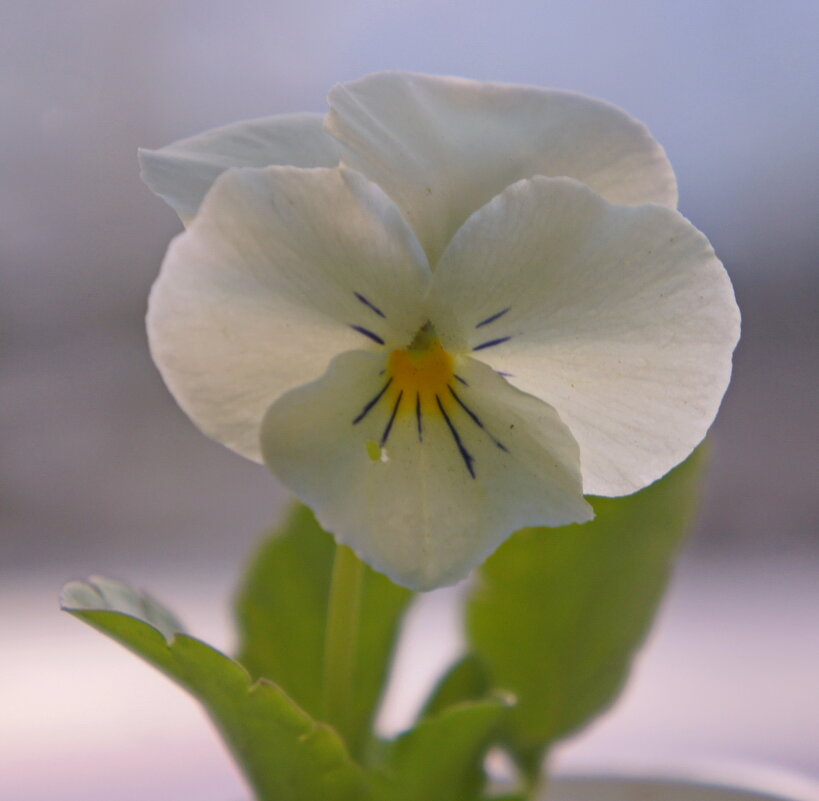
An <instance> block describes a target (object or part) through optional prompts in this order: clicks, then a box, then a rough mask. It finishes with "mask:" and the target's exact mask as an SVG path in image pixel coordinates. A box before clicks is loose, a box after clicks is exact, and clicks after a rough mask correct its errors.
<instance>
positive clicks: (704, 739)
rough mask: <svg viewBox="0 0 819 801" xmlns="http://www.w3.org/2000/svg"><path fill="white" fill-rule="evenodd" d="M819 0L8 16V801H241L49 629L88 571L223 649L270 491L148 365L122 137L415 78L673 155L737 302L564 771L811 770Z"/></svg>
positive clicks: (447, 626)
mask: <svg viewBox="0 0 819 801" xmlns="http://www.w3.org/2000/svg"><path fill="white" fill-rule="evenodd" d="M817 33H819V3H817V2H816V0H778V1H777V2H771V1H770V0H685V1H683V0H679V1H674V0H667V2H662V3H659V2H654V1H653V0H628V1H621V0H596V1H595V0H506V2H505V3H503V4H501V3H478V2H466V0H326V1H325V2H321V0H300V1H299V2H295V0H294V1H292V2H287V1H284V0H268V1H267V2H264V1H263V0H231V2H227V1H225V2H214V1H212V0H53V1H52V2H48V1H46V0H3V1H2V2H1V3H0V109H2V112H0V120H2V123H1V124H0V271H2V278H1V281H2V283H1V284H0V339H1V340H2V348H1V349H0V387H2V390H1V392H2V394H1V395H0V398H1V399H2V400H0V429H2V432H3V435H2V439H3V444H2V448H0V525H2V531H0V653H2V658H0V797H3V798H9V799H15V801H41V800H43V799H53V798H55V797H60V798H61V799H63V801H72V800H73V799H80V798H82V799H84V800H85V801H88V799H117V801H132V799H133V801H136V799H141V800H142V799H146V798H160V797H161V798H196V799H198V801H226V799H231V798H232V799H239V798H241V797H242V795H243V789H242V786H241V783H240V780H239V778H238V776H237V775H236V773H235V771H234V769H233V767H232V766H231V764H230V762H229V760H228V758H227V757H226V756H225V755H224V753H223V751H222V748H221V746H220V744H219V743H218V741H217V739H216V737H215V735H214V734H213V733H212V732H211V730H210V729H209V727H208V725H207V723H206V721H205V720H204V717H203V716H202V714H201V713H200V711H199V710H198V708H197V707H196V706H195V705H194V704H193V702H191V701H190V700H188V699H187V698H186V697H185V696H184V695H183V694H182V693H181V692H180V691H179V690H177V689H176V688H174V687H173V686H172V685H171V684H170V683H168V682H167V681H166V680H164V679H163V678H162V677H160V676H159V674H155V673H153V672H152V671H151V670H150V669H148V668H146V667H145V666H143V665H142V664H140V663H138V662H137V660H136V659H134V658H133V657H132V656H130V655H129V654H128V653H126V652H125V651H124V650H122V649H119V648H118V647H117V646H115V645H113V644H112V643H110V642H109V641H106V640H104V639H103V638H102V637H101V636H100V635H98V634H96V633H95V632H93V631H91V630H90V629H87V628H85V627H84V626H82V625H81V624H80V623H78V622H77V621H75V620H73V619H70V618H69V617H68V616H66V615H61V614H60V613H59V612H58V611H57V593H58V591H59V587H60V586H61V584H62V583H63V581H65V580H66V579H70V578H78V577H83V576H85V575H88V574H90V573H93V572H99V573H103V574H109V575H113V576H115V577H119V578H122V579H124V580H126V581H128V582H131V583H133V584H136V585H138V586H141V587H144V588H147V589H149V590H151V591H152V592H153V593H154V594H155V595H157V596H159V597H160V598H162V599H164V600H165V601H166V602H167V603H168V605H170V606H171V607H172V608H175V609H176V610H177V611H178V612H179V614H180V615H181V616H182V617H183V619H185V620H186V621H187V622H188V624H189V627H190V629H191V630H192V631H193V632H194V633H196V634H199V635H201V636H202V637H203V638H206V639H209V640H210V641H211V642H214V643H215V644H217V645H220V646H223V647H230V645H231V635H230V619H229V612H228V607H227V603H228V600H229V598H230V595H231V592H232V587H233V586H234V585H235V582H236V580H237V579H238V577H239V575H240V571H241V569H242V565H243V563H244V561H245V560H246V558H247V557H248V555H249V553H250V551H251V549H252V547H253V544H254V543H255V542H256V540H257V538H258V536H259V535H260V533H261V532H262V531H263V530H264V529H265V528H266V527H267V526H268V525H269V524H270V523H271V521H275V520H276V519H277V516H278V514H279V512H280V510H281V509H282V507H283V504H284V502H285V495H284V493H283V491H282V490H281V489H280V488H279V487H278V486H277V485H276V484H275V483H274V481H273V480H272V479H271V478H270V477H269V476H268V475H267V473H266V472H265V470H264V469H263V468H260V467H257V466H254V465H252V464H250V463H247V462H245V461H243V460H242V459H241V458H239V457H237V456H234V455H232V454H231V453H229V452H228V451H226V450H224V449H222V448H221V447H220V446H218V445H216V444H214V443H211V442H210V441H208V440H206V439H205V438H203V437H202V436H201V435H200V434H199V433H198V432H197V431H196V430H195V429H194V427H193V426H192V425H191V424H190V423H189V422H188V420H187V419H186V418H185V417H184V415H183V414H182V413H181V412H180V411H179V409H177V407H176V406H175V404H174V403H173V401H172V400H171V398H170V396H169V395H168V393H167V392H166V391H165V389H164V387H163V385H162V383H161V381H160V378H159V376H158V374H157V373H156V371H155V370H154V368H153V367H152V365H151V362H150V360H149V357H148V353H147V348H146V344H145V337H144V332H143V315H144V310H145V302H146V296H147V293H148V290H149V287H150V285H151V282H152V281H153V279H154V277H155V275H156V272H157V269H158V267H159V264H160V262H161V259H162V256H163V253H164V250H165V247H166V246H167V243H168V241H169V239H170V238H171V237H172V236H173V235H174V234H175V233H176V232H177V231H178V230H179V227H180V226H179V223H178V222H177V219H176V217H175V215H174V214H173V212H172V211H171V210H170V209H169V208H168V207H166V206H165V205H164V204H163V203H162V202H161V201H160V200H158V199H157V198H155V197H153V196H152V195H151V194H150V193H149V192H148V190H147V189H146V188H145V187H144V186H143V185H142V184H141V183H140V181H139V179H138V175H137V173H138V170H137V164H136V149H137V147H138V146H147V147H158V146H161V145H164V144H167V143H169V142H171V141H172V140H174V139H177V138H180V137H183V136H187V135H190V134H193V133H198V132H200V131H202V130H204V129H206V128H210V127H213V126H217V125H221V124H225V123H229V122H232V121H235V120H240V119H245V118H250V117H257V116H264V115H268V114H272V113H277V112H285V111H296V110H315V111H320V110H323V108H324V96H325V93H326V91H327V89H328V88H329V87H330V86H331V85H332V84H333V83H336V82H338V81H342V80H349V79H353V78H356V77H359V76H361V75H363V74H365V73H367V72H371V71H375V70H381V69H388V68H394V69H408V70H415V71H422V72H433V73H444V74H456V75H463V76H467V77H472V78H477V79H484V80H499V81H509V82H518V83H529V84H538V85H542V86H552V87H559V88H564V89H571V90H576V91H579V92H583V93H587V94H591V95H594V96H597V97H601V98H604V99H606V100H608V101H610V102H613V103H615V104H617V105H620V106H622V107H624V108H625V109H627V110H628V111H629V112H631V113H632V114H633V115H635V116H636V117H638V118H639V119H641V120H643V121H645V122H646V123H647V124H648V126H649V127H650V128H651V130H652V131H653V133H654V134H655V136H656V137H657V139H658V140H659V141H660V142H662V143H663V145H664V146H665V147H666V149H667V151H668V154H669V156H670V159H671V161H672V163H673V165H674V167H675V169H676V171H677V175H678V178H679V183H680V196H681V210H682V212H683V213H684V214H685V215H686V216H688V217H689V218H690V219H691V220H692V221H693V222H694V223H695V224H696V225H697V226H698V227H699V228H701V229H702V230H703V231H704V232H705V233H706V234H707V235H708V236H709V237H710V239H711V241H712V243H713V244H714V246H715V248H716V250H717V253H718V254H719V255H720V256H721V258H722V259H723V261H724V262H725V265H726V267H727V269H728V271H729V273H730V274H731V277H732V279H733V281H734V285H735V287H736V292H737V296H738V299H739V303H740V306H741V308H742V311H743V317H744V321H743V322H744V336H743V340H742V342H741V345H740V347H739V350H738V352H737V354H736V362H735V376H734V380H733V384H732V386H731V388H730V390H729V392H728V395H727V397H726V399H725V402H724V404H723V408H722V411H721V414H720V417H719V418H718V421H717V423H716V425H715V427H714V429H713V438H712V439H713V458H712V466H711V470H710V474H709V477H708V482H707V486H706V488H705V492H704V500H703V507H702V511H701V515H700V519H699V523H698V526H697V529H696V531H695V532H694V534H693V536H692V538H691V540H690V542H689V544H688V546H687V548H686V550H685V552H684V554H683V556H682V559H681V561H680V563H679V566H678V569H677V572H676V576H675V580H674V583H673V585H672V589H671V591H670V594H669V597H668V599H667V601H666V603H665V605H664V607H663V611H662V613H661V616H660V618H659V620H658V623H657V625H656V626H655V629H654V632H653V634H652V636H651V638H650V640H649V643H648V645H647V647H646V649H645V650H644V652H643V654H642V656H641V658H640V659H639V661H638V666H637V670H636V672H635V675H634V676H633V678H632V681H631V683H630V685H629V687H628V689H627V691H626V693H625V694H624V696H623V698H622V699H621V701H620V703H619V704H618V705H617V707H616V708H615V709H614V710H613V711H612V712H611V713H609V714H608V715H607V716H606V717H605V718H603V719H601V720H600V721H598V722H597V723H596V724H595V725H594V726H592V727H591V728H590V729H589V730H588V731H587V732H586V733H584V734H583V735H581V736H580V737H578V738H576V739H575V740H573V741H572V742H571V743H569V744H568V745H566V746H565V747H564V748H563V749H562V750H561V752H560V753H559V754H558V757H557V764H558V767H559V768H561V769H562V770H573V769H581V768H587V767H589V766H593V767H594V766H596V767H600V766H615V767H633V766H642V767H646V766H652V765H653V766H656V767H658V768H664V767H669V766H670V767H674V766H678V765H685V764H691V763H696V764H700V765H701V764H710V765H713V764H717V765H722V766H724V765H742V766H747V765H756V766H762V767H763V768H764V769H766V770H768V769H784V770H789V771H797V772H800V773H802V774H803V775H807V776H813V777H816V778H819V734H818V733H819V682H817V678H816V677H817V676H819V638H818V637H817V631H819V581H817V579H819V538H818V537H817V533H818V532H819V495H818V494H817V475H818V474H819V470H818V469H817V468H819V455H818V454H819V450H818V449H817V431H818V430H819V427H817V407H818V406H819V397H817V366H819V365H818V364H817V362H819V339H818V338H817V334H818V333H819V331H817V329H818V328H819V269H817V268H818V267H819V265H818V264H817V253H818V252H819V225H817V217H818V216H819V180H817V178H819V172H818V171H817V167H819V155H817V154H818V153H819V149H817V134H819V105H817V93H816V84H817V80H819V48H817V46H816V44H817ZM408 628H409V641H408V642H407V643H405V647H404V648H403V650H402V652H401V655H400V659H399V668H398V672H399V675H400V677H401V681H402V682H403V690H402V691H401V692H399V693H396V694H394V695H393V696H391V697H390V699H389V703H388V706H387V709H386V710H385V711H384V714H383V716H382V720H383V724H384V726H385V728H386V729H387V730H395V729H396V728H398V727H400V726H401V725H402V723H404V722H406V721H407V719H408V715H409V714H410V710H411V707H412V704H413V703H414V701H415V700H417V698H418V695H419V693H420V692H421V691H422V689H423V687H424V686H425V684H426V683H427V682H428V681H430V680H431V677H432V676H433V675H434V674H435V672H436V670H438V669H439V668H440V666H441V665H442V664H443V663H444V662H445V661H446V660H447V659H448V658H449V657H450V656H451V655H452V654H453V653H454V652H455V651H457V648H458V641H457V634H456V630H457V611H456V608H455V605H454V601H453V595H452V593H451V592H438V593H433V594H432V595H430V596H427V597H425V599H424V603H423V604H422V606H421V608H419V609H418V610H417V612H416V614H415V615H414V617H413V619H412V620H411V622H410V625H409V627H408Z"/></svg>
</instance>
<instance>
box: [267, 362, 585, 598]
mask: <svg viewBox="0 0 819 801" xmlns="http://www.w3.org/2000/svg"><path fill="white" fill-rule="evenodd" d="M390 379H391V377H390V375H389V361H388V359H387V358H385V356H384V355H383V354H377V353H367V352H360V351H355V352H348V353H344V354H342V355H340V356H338V357H336V358H335V359H334V360H333V362H332V363H331V365H330V367H329V369H328V370H327V372H326V373H325V375H324V376H323V377H322V378H321V379H319V380H318V381H315V382H313V383H311V384H307V385H305V386H303V387H300V388H298V389H295V390H292V391H291V392H288V393H286V394H285V395H283V396H282V397H281V398H279V399H278V400H277V401H276V402H275V403H274V404H273V405H272V407H271V408H270V410H269V411H268V413H267V416H266V418H265V422H264V425H263V430H262V450H263V454H264V458H265V462H266V463H267V465H268V466H269V468H270V469H271V470H272V472H273V473H274V474H275V475H276V476H278V477H279V479H280V480H281V481H282V482H283V483H284V484H285V485H287V486H288V487H289V488H290V489H292V490H293V491H294V492H295V493H296V494H297V495H298V496H299V497H300V498H302V499H303V500H304V501H305V502H306V503H307V504H309V505H310V506H312V507H313V510H314V511H315V513H316V516H317V517H318V519H319V521H320V522H321V523H322V525H323V526H325V528H327V529H328V530H329V531H331V532H333V534H334V535H335V536H336V539H337V540H338V541H339V542H340V543H344V544H346V545H349V546H350V547H352V548H353V549H354V550H355V551H356V552H357V553H358V554H359V555H360V556H361V558H362V559H364V560H365V561H367V562H368V563H370V564H371V565H373V566H374V567H375V568H376V569H378V570H381V571H382V572H384V573H386V574H387V575H388V576H390V577H391V578H392V579H393V580H394V581H396V582H397V583H399V584H403V585H406V586H409V587H412V588H414V589H419V590H427V589H432V588H435V587H439V586H442V585H445V584H452V583H454V582H456V581H458V580H459V579H461V578H463V577H464V576H465V575H466V574H467V572H468V571H469V570H470V568H472V567H474V566H475V565H477V564H478V563H480V562H481V561H482V560H483V559H485V558H486V557H487V556H488V555H489V554H490V553H491V552H492V551H494V550H495V548H497V547H498V545H500V544H501V543H502V542H503V541H504V540H505V539H506V538H507V537H508V536H509V535H511V534H512V533H513V532H514V531H516V530H517V529H519V528H522V527H524V526H529V525H550V526H558V525H565V524H568V523H573V522H580V521H585V520H588V519H590V518H591V517H592V511H591V508H590V507H589V506H588V504H587V503H586V502H585V500H584V499H583V496H582V493H581V479H580V465H579V456H578V448H577V445H576V443H575V441H574V440H573V438H572V436H571V434H570V433H569V431H568V429H567V428H566V426H565V425H563V423H562V422H561V421H560V419H559V417H558V415H557V413H556V412H555V411H554V410H553V409H552V408H551V407H550V406H548V405H547V404H545V403H543V402H541V401H539V400H537V399H535V398H533V397H531V396H529V395H526V394H525V393H522V392H520V391H518V390H516V389H514V388H513V387H511V386H510V385H509V384H508V383H507V382H506V381H505V380H504V379H503V378H501V377H500V376H498V375H496V374H495V373H494V371H492V370H491V369H490V368H488V367H487V366H485V365H483V364H481V363H479V362H477V361H474V360H472V359H464V360H462V361H461V362H460V363H459V364H458V365H457V377H454V379H453V382H452V384H451V386H450V387H449V388H448V391H447V393H446V394H445V393H443V392H442V393H441V394H440V395H435V397H434V399H429V398H425V399H424V401H423V402H422V401H421V396H420V394H419V395H418V396H417V397H411V396H408V394H407V393H406V392H396V391H395V387H393V386H392V385H391V380H390Z"/></svg>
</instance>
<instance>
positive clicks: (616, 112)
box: [326, 72, 677, 267]
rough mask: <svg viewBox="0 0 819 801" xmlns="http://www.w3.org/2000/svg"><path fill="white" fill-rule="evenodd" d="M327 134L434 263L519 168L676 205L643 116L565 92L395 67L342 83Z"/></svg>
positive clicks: (606, 192)
mask: <svg viewBox="0 0 819 801" xmlns="http://www.w3.org/2000/svg"><path fill="white" fill-rule="evenodd" d="M329 101H330V107H331V110H330V113H329V114H328V115H327V122H326V128H327V131H328V133H330V134H332V136H334V137H336V139H338V141H339V145H340V147H341V152H342V158H343V159H344V161H345V163H347V164H349V165H350V166H352V167H355V168H356V169H357V170H360V171H361V172H363V173H364V174H365V175H366V176H367V177H368V178H370V179H371V180H373V181H375V182H376V183H377V184H378V185H379V186H381V187H382V188H383V189H384V190H385V191H386V192H387V194H388V195H390V197H392V198H393V200H395V201H396V203H398V205H399V206H400V207H401V210H402V211H403V212H404V215H405V216H406V218H407V220H408V221H409V223H410V225H412V227H413V229H414V230H415V232H416V233H417V234H418V237H419V239H420V240H421V242H422V243H423V245H424V247H425V248H426V251H427V254H428V255H429V258H430V263H431V264H432V265H433V267H434V265H435V263H436V262H437V259H438V257H439V256H440V254H441V253H442V252H443V250H444V249H445V248H446V246H447V244H448V242H449V240H450V239H451V238H452V236H453V235H454V234H455V232H456V231H457V230H458V228H459V227H460V226H461V224H462V223H463V222H464V221H465V220H466V218H467V217H468V216H469V215H470V214H471V213H472V212H473V211H475V210H476V209H478V208H480V207H481V206H483V205H484V204H485V203H487V202H489V200H491V199H492V198H493V197H494V196H495V195H496V194H498V193H499V192H501V191H502V190H503V189H505V188H506V187H507V186H509V185H510V184H512V183H514V182H515V181H517V180H519V179H521V178H531V177H533V176H535V175H548V176H562V175H565V176H569V177H571V178H576V179H577V180H580V181H582V182H583V183H586V184H588V185H589V186H591V187H593V188H594V189H596V190H597V191H598V192H600V193H601V194H602V195H603V196H604V197H606V198H607V199H608V200H610V201H611V202H613V203H622V204H638V203H660V204H663V205H667V206H671V207H675V206H676V204H677V186H676V181H675V178H674V172H673V170H672V169H671V165H670V164H669V163H668V160H667V158H666V156H665V152H664V151H663V149H662V147H660V145H659V144H658V143H657V142H656V141H655V140H654V139H653V138H652V137H651V135H650V134H649V132H648V131H647V130H646V128H645V126H644V125H642V124H641V123H639V122H638V121H637V120H635V119H633V118H632V117H630V116H629V115H628V114H626V113H625V112H624V111H622V110H621V109H619V108H616V107H614V106H611V105H609V104H608V103H603V102H602V101H599V100H594V99H592V98H589V97H584V96H583V95H577V94H573V93H571V92H560V91H555V90H549V89H539V88H536V87H532V86H513V85H508V84H499V83H480V82H478V81H470V80H466V79H464V78H445V77H438V76H432V75H415V74H412V73H401V72H382V73H377V74H374V75H368V76H366V77H364V78H361V79H360V80H357V81H353V82H351V83H344V84H339V85H338V86H336V87H334V88H333V89H332V90H331V92H330V96H329Z"/></svg>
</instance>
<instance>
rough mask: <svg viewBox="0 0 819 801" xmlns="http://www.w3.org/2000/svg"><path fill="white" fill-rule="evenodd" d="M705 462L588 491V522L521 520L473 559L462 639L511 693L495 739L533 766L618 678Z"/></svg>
mask: <svg viewBox="0 0 819 801" xmlns="http://www.w3.org/2000/svg"><path fill="white" fill-rule="evenodd" d="M701 450H702V449H700V451H701ZM702 461H703V455H702V453H701V452H697V453H695V454H694V455H693V456H692V457H691V458H689V459H688V461H687V462H685V463H683V464H682V465H681V466H679V467H678V468H676V469H675V470H674V471H673V472H671V473H670V474H669V475H667V476H666V477H665V478H663V479H662V480H660V481H658V482H656V483H655V484H653V485H652V486H650V487H648V488H647V489H644V490H642V491H641V492H638V493H637V494H635V495H632V496H630V497H627V498H617V499H594V500H593V505H594V509H595V512H596V518H595V520H594V521H592V522H590V523H586V524H585V525H582V526H581V525H576V526H567V527H565V528H560V529H545V528H529V529H524V530H523V531H521V532H519V533H518V534H516V535H515V536H514V537H512V538H511V539H509V540H508V541H507V542H506V543H505V544H504V545H503V546H501V548H500V549H499V550H498V551H497V552H496V553H495V554H494V555H493V556H492V557H490V558H489V559H488V560H487V562H486V563H485V564H484V565H483V566H482V568H481V569H480V576H479V581H478V582H477V584H476V589H475V591H474V593H473V595H472V597H471V598H470V599H469V600H468V602H467V629H468V638H469V641H470V645H471V648H472V651H473V653H474V654H475V655H476V656H477V657H478V658H479V659H481V660H482V661H483V663H484V665H485V666H486V668H487V669H488V671H489V674H490V676H491V679H492V684H493V686H495V687H501V688H503V689H505V690H508V691H510V692H511V693H513V694H514V695H515V696H516V698H517V704H516V706H515V708H514V709H513V710H512V711H511V712H510V714H509V715H508V716H507V718H506V723H507V725H506V728H505V731H504V735H505V736H504V739H505V741H506V742H507V744H508V745H509V746H510V748H511V750H512V752H513V754H514V755H515V757H516V758H517V760H518V761H519V763H520V765H521V767H522V768H523V769H524V770H525V771H526V772H527V773H528V774H529V775H530V776H533V775H534V774H535V773H536V772H537V771H538V769H539V765H540V762H541V759H542V756H543V754H544V753H545V750H546V749H547V748H548V747H549V745H550V744H552V743H553V742H554V741H556V740H559V739H561V738H563V737H565V736H566V735H568V734H570V733H572V732H574V731H576V730H577V729H579V728H580V727H581V726H583V725H584V724H586V723H588V722H589V720H590V719H591V718H593V717H594V716H595V715H597V714H599V713H600V712H602V711H603V710H604V709H605V708H606V707H608V706H609V705H610V704H611V703H612V702H613V700H614V699H615V697H616V696H617V695H618V693H619V691H620V689H621V688H622V686H623V684H624V682H625V679H626V676H627V674H628V671H629V668H630V665H631V661H632V658H633V656H634V654H635V652H636V650H637V648H638V647H639V646H640V644H641V643H642V641H643V639H644V637H645V635H646V633H647V631H648V628H649V625H650V623H651V620H652V618H653V617H654V613H655V611H656V609H657V607H658V605H659V602H660V600H661V598H662V595H663V592H664V590H665V587H666V584H667V582H668V578H669V572H670V567H671V563H672V559H673V557H674V554H675V552H676V550H677V547H678V546H679V544H680V542H681V541H682V538H683V535H684V533H685V531H686V530H687V528H688V525H689V522H690V521H691V518H692V513H693V510H694V501H695V496H696V487H697V482H698V477H699V474H700V468H701V463H702Z"/></svg>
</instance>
